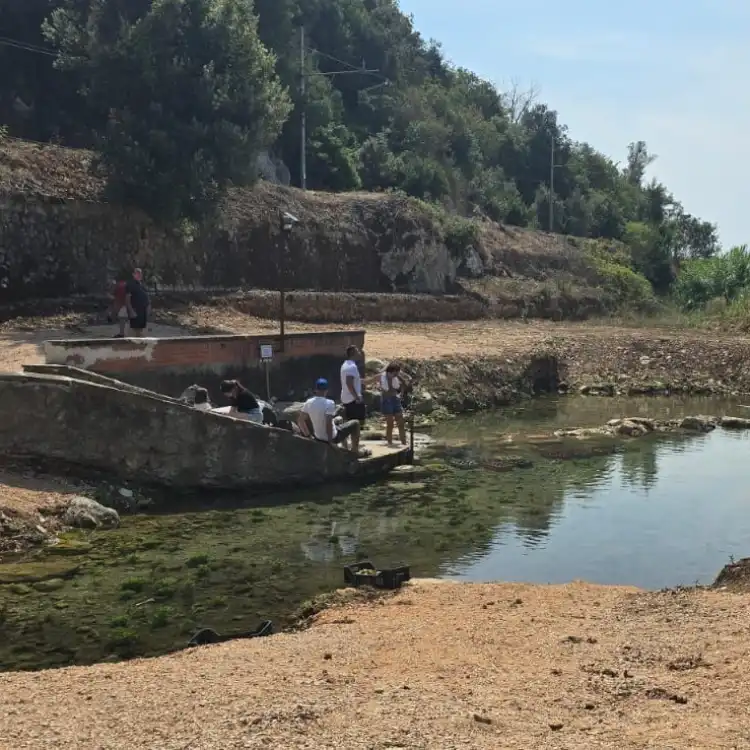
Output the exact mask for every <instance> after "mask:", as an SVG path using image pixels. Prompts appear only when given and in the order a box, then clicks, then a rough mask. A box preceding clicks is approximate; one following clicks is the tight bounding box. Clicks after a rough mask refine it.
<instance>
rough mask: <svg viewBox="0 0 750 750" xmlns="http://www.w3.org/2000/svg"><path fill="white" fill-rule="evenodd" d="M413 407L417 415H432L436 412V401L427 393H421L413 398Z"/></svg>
mask: <svg viewBox="0 0 750 750" xmlns="http://www.w3.org/2000/svg"><path fill="white" fill-rule="evenodd" d="M411 406H412V409H413V410H414V411H415V412H416V413H417V414H423V415H427V414H432V412H433V411H435V399H434V398H433V397H432V395H431V394H430V393H428V392H427V391H419V392H417V393H415V394H414V395H413V396H412V399H411Z"/></svg>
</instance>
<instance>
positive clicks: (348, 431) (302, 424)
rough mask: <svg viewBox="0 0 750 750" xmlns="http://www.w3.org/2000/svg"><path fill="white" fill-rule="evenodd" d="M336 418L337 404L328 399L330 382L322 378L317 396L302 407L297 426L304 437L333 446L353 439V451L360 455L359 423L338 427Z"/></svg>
mask: <svg viewBox="0 0 750 750" xmlns="http://www.w3.org/2000/svg"><path fill="white" fill-rule="evenodd" d="M335 416H336V404H334V403H333V401H331V399H330V398H328V381H327V380H326V379H325V378H320V379H319V380H318V381H317V382H316V383H315V395H314V396H313V397H312V398H309V399H307V401H305V403H304V406H303V407H302V411H301V412H300V414H299V417H298V418H297V426H298V427H299V428H300V431H301V432H302V434H303V435H306V436H308V437H312V438H315V440H320V441H321V442H323V443H330V444H331V445H339V444H340V443H345V442H346V441H347V440H348V439H349V438H351V441H352V451H354V453H359V431H360V430H359V422H358V421H357V420H356V419H350V420H349V421H348V422H344V423H343V424H340V425H336V424H334V421H333V419H334V417H335Z"/></svg>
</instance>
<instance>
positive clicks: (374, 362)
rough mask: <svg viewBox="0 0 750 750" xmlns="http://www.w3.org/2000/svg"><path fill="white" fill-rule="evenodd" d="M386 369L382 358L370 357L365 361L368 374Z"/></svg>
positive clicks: (375, 373) (374, 373)
mask: <svg viewBox="0 0 750 750" xmlns="http://www.w3.org/2000/svg"><path fill="white" fill-rule="evenodd" d="M383 370H385V362H383V361H382V360H380V359H368V360H367V362H365V374H366V375H377V374H378V373H379V372H383Z"/></svg>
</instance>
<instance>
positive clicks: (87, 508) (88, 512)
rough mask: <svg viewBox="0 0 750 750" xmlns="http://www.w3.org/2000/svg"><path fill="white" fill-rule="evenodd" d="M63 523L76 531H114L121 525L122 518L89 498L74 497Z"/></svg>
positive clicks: (114, 511)
mask: <svg viewBox="0 0 750 750" xmlns="http://www.w3.org/2000/svg"><path fill="white" fill-rule="evenodd" d="M62 520H63V523H64V524H65V525H66V526H72V527H74V528H76V529H99V528H104V529H114V528H117V527H118V526H119V525H120V516H119V515H118V513H117V511H116V510H114V509H113V508H107V507H105V506H104V505H102V504H101V503H98V502H96V500H92V499H91V498H88V497H81V496H78V497H74V498H73V499H72V500H71V501H70V505H69V506H68V508H67V510H66V511H65V513H64V515H63V518H62Z"/></svg>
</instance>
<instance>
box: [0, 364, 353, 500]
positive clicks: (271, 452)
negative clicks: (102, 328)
mask: <svg viewBox="0 0 750 750" xmlns="http://www.w3.org/2000/svg"><path fill="white" fill-rule="evenodd" d="M113 386H114V383H113V385H108V384H104V383H93V382H87V381H83V380H78V379H75V378H71V377H64V376H58V375H51V374H50V375H46V374H45V375H41V374H33V373H24V374H14V373H4V374H0V453H2V454H3V455H5V456H6V457H18V458H37V459H39V460H45V459H47V460H50V461H56V462H59V463H64V464H68V465H70V466H79V467H84V468H88V469H93V470H98V471H103V472H107V473H110V474H113V475H117V476H120V477H122V478H124V479H128V480H132V481H135V482H137V483H140V484H160V485H166V486H170V487H174V488H185V489H193V488H198V487H204V488H216V489H241V488H258V489H262V488H268V487H278V486H285V485H286V486H294V485H300V484H303V485H308V484H312V483H318V482H324V481H327V480H331V479H343V478H346V477H350V476H352V475H354V474H356V473H357V470H358V464H357V459H356V458H355V457H354V456H353V455H352V454H349V453H346V452H345V451H341V450H336V449H333V448H331V447H329V446H327V445H324V444H322V443H317V442H315V441H311V440H307V439H305V438H301V437H297V436H295V435H293V434H292V433H290V432H286V431H285V430H279V429H273V428H270V427H263V426H260V425H255V424H252V423H250V422H246V421H244V420H238V419H232V418H230V417H224V416H219V415H216V414H210V413H204V412H199V411H196V410H195V409H192V408H190V407H189V406H185V405H183V404H180V403H177V402H174V401H172V400H170V399H165V398H163V397H161V396H160V395H159V394H157V393H148V392H140V393H139V392H134V391H132V390H123V389H121V388H118V387H113Z"/></svg>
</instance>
